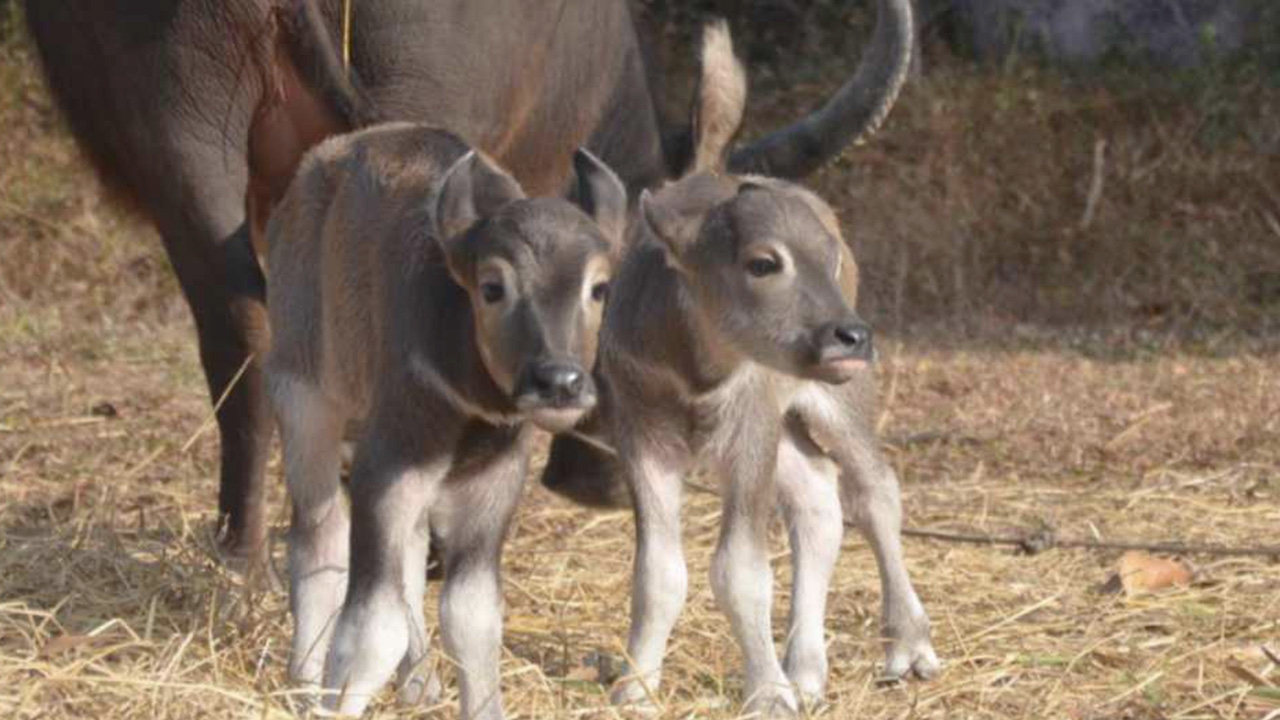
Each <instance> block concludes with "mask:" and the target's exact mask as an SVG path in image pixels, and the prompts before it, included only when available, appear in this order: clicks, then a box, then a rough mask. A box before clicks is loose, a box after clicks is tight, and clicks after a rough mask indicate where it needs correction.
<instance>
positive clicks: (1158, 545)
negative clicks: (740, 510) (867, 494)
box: [684, 480, 1280, 560]
mask: <svg viewBox="0 0 1280 720" xmlns="http://www.w3.org/2000/svg"><path fill="white" fill-rule="evenodd" d="M684 486H685V488H687V489H689V490H693V491H695V492H699V493H703V494H706V495H719V494H720V493H719V492H717V491H716V490H715V489H714V488H711V487H708V486H706V485H702V484H700V483H696V482H693V481H691V480H685V481H684ZM844 526H845V527H857V526H856V525H854V524H853V523H851V522H849V521H848V520H845V521H844ZM902 536H903V537H913V538H921V539H924V540H938V541H940V542H955V543H968V544H970V545H1007V546H1009V547H1016V548H1018V550H1020V551H1022V552H1024V553H1026V554H1027V555H1036V554H1038V553H1042V552H1044V551H1046V550H1053V549H1054V548H1064V549H1071V548H1076V549H1082V550H1145V551H1147V552H1160V553H1169V554H1173V555H1219V556H1223V555H1230V556H1253V557H1272V558H1276V559H1278V560H1280V545H1250V546H1241V547H1233V546H1229V545H1200V544H1194V543H1180V542H1129V541H1124V540H1116V541H1107V540H1077V539H1073V538H1059V537H1058V536H1057V534H1056V533H1055V532H1054V531H1053V529H1052V528H1044V529H1042V530H1036V531H1034V532H1027V533H1024V534H1022V535H991V534H986V533H963V532H952V531H948V530H920V529H916V528H903V529H902Z"/></svg>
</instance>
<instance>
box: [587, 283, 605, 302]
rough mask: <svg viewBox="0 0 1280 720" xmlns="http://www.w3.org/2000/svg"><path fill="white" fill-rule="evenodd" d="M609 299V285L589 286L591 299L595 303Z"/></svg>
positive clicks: (597, 284)
mask: <svg viewBox="0 0 1280 720" xmlns="http://www.w3.org/2000/svg"><path fill="white" fill-rule="evenodd" d="M607 297H609V283H607V282H598V283H596V284H595V285H592V286H591V299H592V300H594V301H595V302H604V300H605V298H607Z"/></svg>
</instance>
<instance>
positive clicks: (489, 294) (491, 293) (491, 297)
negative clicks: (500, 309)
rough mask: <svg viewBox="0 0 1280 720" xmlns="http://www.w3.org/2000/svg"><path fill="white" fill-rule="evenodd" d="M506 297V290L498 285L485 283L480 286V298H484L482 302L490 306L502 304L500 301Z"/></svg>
mask: <svg viewBox="0 0 1280 720" xmlns="http://www.w3.org/2000/svg"><path fill="white" fill-rule="evenodd" d="M506 296H507V290H506V288H504V287H502V285H501V284H499V283H492V282H487V283H481V284H480V297H482V298H484V301H485V302H486V303H489V304H490V305H492V304H494V303H499V302H502V299H503V298H504V297H506Z"/></svg>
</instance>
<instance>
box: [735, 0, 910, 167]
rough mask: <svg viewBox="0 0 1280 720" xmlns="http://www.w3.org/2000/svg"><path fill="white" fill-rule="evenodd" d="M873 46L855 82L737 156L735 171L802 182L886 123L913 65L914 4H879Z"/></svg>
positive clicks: (883, 0)
mask: <svg viewBox="0 0 1280 720" xmlns="http://www.w3.org/2000/svg"><path fill="white" fill-rule="evenodd" d="M876 15H877V17H876V29H875V34H874V36H873V37H872V39H871V46H870V47H869V48H867V50H866V52H865V54H864V55H863V58H862V62H861V63H860V64H859V65H858V69H857V71H856V72H854V75H853V77H852V78H850V79H849V81H848V82H846V83H845V84H844V85H843V86H842V87H841V88H840V90H839V91H837V92H836V94H835V96H834V97H832V98H831V99H830V100H828V101H827V103H826V104H825V105H823V106H822V107H821V108H818V109H817V110H815V111H814V112H812V113H810V114H809V115H808V116H807V117H805V118H803V119H801V120H799V121H797V122H795V123H793V124H791V125H789V126H787V127H785V128H782V129H781V130H777V131H774V132H772V133H770V134H768V135H766V136H764V137H762V138H760V139H758V140H756V141H754V142H752V143H751V144H749V145H747V146H746V147H743V148H741V149H739V150H738V151H736V152H734V153H733V155H732V156H730V158H729V170H730V171H731V172H734V173H757V174H761V175H770V176H774V177H781V178H792V179H794V178H799V177H803V176H805V175H808V174H809V173H811V172H813V171H814V170H817V169H818V168H819V167H821V166H822V164H823V163H825V162H827V161H828V160H830V159H831V158H833V157H835V156H836V155H837V154H839V152H840V151H841V150H842V149H844V148H845V147H846V146H848V145H850V144H851V143H854V142H856V141H858V140H860V139H862V138H865V137H867V136H869V135H871V134H872V133H874V132H875V131H876V130H877V129H879V127H880V124H881V123H883V122H884V119H885V117H886V116H887V115H888V114H889V110H890V108H892V107H893V103H894V101H896V100H897V99H898V91H899V90H901V89H902V84H903V83H904V82H905V81H906V78H907V70H908V69H909V68H910V65H911V43H912V42H913V41H914V38H915V31H914V30H913V28H912V20H911V0H877V8H876Z"/></svg>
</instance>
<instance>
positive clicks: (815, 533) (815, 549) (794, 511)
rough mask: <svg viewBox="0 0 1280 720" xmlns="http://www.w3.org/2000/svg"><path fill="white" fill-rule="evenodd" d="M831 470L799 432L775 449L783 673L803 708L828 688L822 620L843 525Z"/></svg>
mask: <svg viewBox="0 0 1280 720" xmlns="http://www.w3.org/2000/svg"><path fill="white" fill-rule="evenodd" d="M838 474H839V471H838V469H837V468H836V466H835V464H834V463H833V462H831V461H830V460H829V459H828V458H826V457H825V456H824V455H823V454H822V451H821V449H820V448H818V447H817V446H816V445H814V444H813V442H812V441H810V440H809V438H808V437H807V436H805V435H804V434H803V433H802V432H797V431H796V430H795V429H793V428H791V427H788V429H787V431H786V432H785V434H784V436H783V440H782V442H781V443H780V445H779V447H778V472H777V483H778V495H779V497H780V500H781V505H782V513H783V516H784V518H785V519H786V522H787V529H788V532H789V535H790V540H791V564H792V583H791V616H790V619H789V621H788V630H787V652H786V656H785V660H784V661H783V667H784V668H785V670H786V673H787V677H789V678H790V679H791V682H792V683H793V684H794V685H795V688H796V690H797V691H798V692H799V693H800V698H801V700H803V701H804V702H805V704H806V705H811V706H812V705H814V704H816V703H818V702H820V701H821V699H822V694H823V692H824V690H825V688H826V683H827V647H826V641H825V637H824V619H825V618H826V613H827V592H828V589H829V588H830V585H831V574H832V572H833V571H834V570H835V565H836V559H837V558H838V557H839V555H840V543H841V540H842V539H843V537H844V521H843V518H842V516H841V512H840V494H839V489H838V487H837V475H838Z"/></svg>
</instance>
